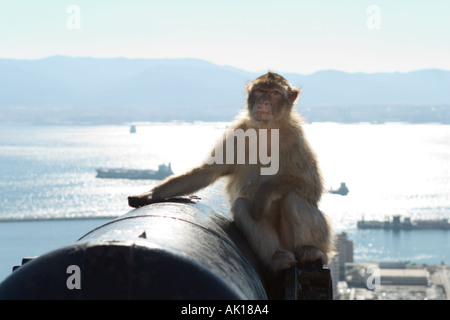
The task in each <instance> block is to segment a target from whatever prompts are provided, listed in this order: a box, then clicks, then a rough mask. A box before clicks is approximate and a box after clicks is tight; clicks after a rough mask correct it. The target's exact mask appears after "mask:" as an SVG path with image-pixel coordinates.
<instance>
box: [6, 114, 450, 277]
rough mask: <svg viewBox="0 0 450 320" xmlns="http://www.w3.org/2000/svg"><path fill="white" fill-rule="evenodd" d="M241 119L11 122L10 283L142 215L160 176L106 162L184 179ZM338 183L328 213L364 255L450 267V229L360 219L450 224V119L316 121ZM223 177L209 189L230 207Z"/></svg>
mask: <svg viewBox="0 0 450 320" xmlns="http://www.w3.org/2000/svg"><path fill="white" fill-rule="evenodd" d="M228 125H229V123H224V122H214V123H211V122H193V123H192V122H191V123H184V122H170V123H137V124H136V128H137V131H136V133H130V126H129V125H98V126H36V125H12V124H11V125H0V281H2V280H3V279H4V278H6V277H7V276H8V275H9V274H11V269H12V267H13V266H15V265H20V264H21V260H22V258H23V257H33V256H39V255H42V254H44V253H47V252H50V251H52V250H55V249H58V248H60V247H63V246H65V245H69V244H71V243H73V242H75V241H77V240H78V239H79V238H81V237H82V236H83V235H84V234H86V233H88V232H89V231H90V230H92V229H94V228H96V227H98V226H101V225H103V224H104V223H107V222H108V221H111V220H112V219H114V218H115V217H118V216H121V215H123V214H125V213H127V212H128V211H130V210H131V208H130V207H128V204H127V197H128V196H129V195H133V194H138V193H142V192H144V191H147V190H149V189H150V188H151V187H152V186H154V185H155V184H157V183H158V181H155V180H127V179H100V178H96V169H97V168H129V169H157V167H158V165H159V164H162V163H165V164H168V163H171V166H172V170H173V171H174V172H175V174H179V173H182V172H184V171H186V170H188V169H189V168H191V167H193V166H195V165H197V164H200V163H201V161H202V160H205V159H206V156H207V154H208V153H209V151H210V150H211V148H212V146H213V144H214V143H215V142H216V141H217V139H219V138H220V137H221V135H222V134H223V132H224V131H225V129H226V128H227V127H228ZM304 130H305V134H306V137H307V139H308V140H309V142H310V144H311V146H312V148H313V149H314V151H315V152H316V154H317V157H318V160H319V165H320V167H321V170H322V174H323V177H324V181H325V186H326V188H327V189H331V188H332V189H337V188H338V187H339V186H340V183H341V182H345V183H346V185H347V187H348V188H349V193H348V194H347V195H346V196H342V195H337V194H330V193H326V194H324V196H323V198H322V200H321V203H320V209H321V210H322V211H323V212H324V213H326V214H327V215H328V217H329V218H330V220H331V221H332V224H333V228H334V230H335V232H336V233H341V232H345V233H346V234H347V238H348V239H349V240H352V241H353V242H354V260H355V262H365V261H367V262H378V261H384V262H409V263H413V264H441V263H445V264H450V231H444V230H410V231H397V232H395V231H392V230H360V229H358V228H357V221H358V220H361V219H362V218H364V219H365V220H384V219H385V218H389V217H391V216H393V215H400V216H401V217H402V218H405V217H409V218H411V219H412V220H416V219H450V183H449V182H450V125H443V124H405V123H385V124H369V123H358V124H342V123H308V124H305V125H304ZM223 185H224V181H223V180H219V181H218V182H216V183H215V184H213V185H211V186H210V187H208V188H206V189H203V190H201V191H199V192H198V193H197V194H198V195H199V196H200V197H201V198H202V200H201V201H202V202H204V203H205V204H207V205H209V206H211V207H213V208H214V209H215V210H217V211H219V212H222V213H223V214H224V215H227V216H228V214H229V205H228V201H227V198H226V195H225V194H224V193H223Z"/></svg>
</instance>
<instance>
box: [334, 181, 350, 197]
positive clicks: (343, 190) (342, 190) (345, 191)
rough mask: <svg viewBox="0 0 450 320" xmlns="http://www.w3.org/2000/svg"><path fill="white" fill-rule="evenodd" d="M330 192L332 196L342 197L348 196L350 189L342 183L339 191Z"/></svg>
mask: <svg viewBox="0 0 450 320" xmlns="http://www.w3.org/2000/svg"><path fill="white" fill-rule="evenodd" d="M329 192H330V193H332V194H340V195H341V196H346V195H347V194H348V188H347V186H346V185H345V182H341V186H340V187H339V189H336V190H333V189H330V190H329Z"/></svg>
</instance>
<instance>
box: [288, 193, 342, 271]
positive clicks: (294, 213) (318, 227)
mask: <svg viewBox="0 0 450 320" xmlns="http://www.w3.org/2000/svg"><path fill="white" fill-rule="evenodd" d="M280 216H281V218H280V219H281V221H280V228H281V229H280V230H283V231H281V232H280V234H281V237H282V244H283V245H285V247H288V248H292V250H293V251H294V254H295V257H296V258H297V261H298V262H300V263H307V262H313V261H316V260H319V259H320V260H321V261H322V263H323V264H326V263H328V255H331V254H332V252H333V241H332V239H331V237H332V231H331V228H330V225H329V223H328V221H327V219H326V217H325V216H324V215H323V213H322V212H321V211H320V210H319V209H318V208H317V207H316V206H314V205H313V204H311V203H309V202H308V201H306V200H305V199H303V198H302V197H301V196H300V195H298V194H295V193H289V194H288V195H286V196H285V197H284V198H283V199H282V202H281V206H280Z"/></svg>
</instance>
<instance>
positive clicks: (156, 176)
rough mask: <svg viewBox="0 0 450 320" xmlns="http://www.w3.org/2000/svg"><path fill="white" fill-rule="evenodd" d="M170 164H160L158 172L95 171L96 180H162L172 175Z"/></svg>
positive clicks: (136, 170) (128, 170)
mask: <svg viewBox="0 0 450 320" xmlns="http://www.w3.org/2000/svg"><path fill="white" fill-rule="evenodd" d="M172 174H173V172H172V167H171V164H170V163H169V165H165V164H160V165H159V166H158V170H138V169H123V168H119V169H104V168H98V169H97V178H108V179H134V180H140V179H153V180H162V179H165V178H167V177H168V176H170V175H172Z"/></svg>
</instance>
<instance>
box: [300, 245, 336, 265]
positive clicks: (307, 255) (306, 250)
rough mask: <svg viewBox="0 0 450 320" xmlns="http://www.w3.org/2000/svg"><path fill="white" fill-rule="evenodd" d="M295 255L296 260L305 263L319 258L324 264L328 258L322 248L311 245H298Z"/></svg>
mask: <svg viewBox="0 0 450 320" xmlns="http://www.w3.org/2000/svg"><path fill="white" fill-rule="evenodd" d="M295 257H296V258H297V260H298V262H299V263H301V264H305V263H308V262H314V261H317V260H320V261H321V262H322V264H326V263H327V261H328V259H327V255H326V254H325V253H323V251H322V250H320V249H319V248H316V247H313V246H300V247H298V248H297V249H296V250H295Z"/></svg>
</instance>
